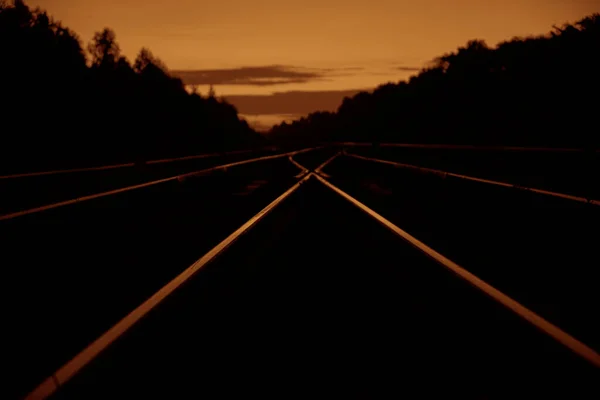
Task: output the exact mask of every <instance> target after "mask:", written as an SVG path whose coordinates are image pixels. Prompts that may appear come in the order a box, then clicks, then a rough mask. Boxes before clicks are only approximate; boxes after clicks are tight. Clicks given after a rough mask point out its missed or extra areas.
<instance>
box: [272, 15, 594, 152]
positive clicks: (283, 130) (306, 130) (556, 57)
mask: <svg viewBox="0 0 600 400" xmlns="http://www.w3.org/2000/svg"><path fill="white" fill-rule="evenodd" d="M399 52H401V49H399ZM598 60H600V14H594V15H591V16H588V17H586V18H583V19H582V20H580V21H578V22H577V23H575V24H565V25H564V26H562V27H554V30H553V31H552V32H550V33H549V34H547V35H543V36H537V37H527V38H514V39H512V40H510V41H505V42H502V43H500V44H498V45H497V46H496V47H495V48H490V47H488V46H487V44H486V43H485V42H484V41H481V40H472V41H469V42H468V43H467V44H466V45H465V46H464V47H460V48H459V49H458V50H457V51H455V52H452V53H449V54H444V55H442V56H441V57H438V58H436V59H435V60H433V61H432V62H431V63H430V65H429V66H428V67H426V68H424V69H423V70H422V71H421V72H420V73H419V74H418V75H416V76H414V77H412V78H410V80H409V81H408V82H399V83H388V84H385V85H382V86H379V87H378V88H376V89H375V90H374V91H373V92H370V93H369V92H361V93H358V94H357V95H355V96H353V97H352V98H345V99H344V101H343V103H342V104H341V106H340V107H339V108H338V110H337V112H335V113H329V112H316V113H312V114H310V115H308V116H307V117H304V118H302V119H300V120H297V121H294V122H292V123H289V124H288V123H285V122H284V123H282V124H280V125H277V126H275V127H273V128H272V129H271V131H270V135H269V137H270V138H271V139H272V140H277V141H282V142H283V141H285V142H296V143H298V142H305V143H306V142H311V141H312V142H322V141H360V142H371V143H375V144H376V143H378V142H402V143H430V144H463V145H491V146H507V145H513V146H549V147H577V148H597V147H599V145H600V135H599V133H598V119H597V115H598V110H599V109H600V104H599V103H600V101H599V99H600V74H599V73H598Z"/></svg>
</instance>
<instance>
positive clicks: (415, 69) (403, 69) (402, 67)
mask: <svg viewBox="0 0 600 400" xmlns="http://www.w3.org/2000/svg"><path fill="white" fill-rule="evenodd" d="M396 69H397V70H399V71H406V72H412V71H420V70H421V69H422V68H421V67H406V66H401V67H396Z"/></svg>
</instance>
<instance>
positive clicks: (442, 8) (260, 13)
mask: <svg viewBox="0 0 600 400" xmlns="http://www.w3.org/2000/svg"><path fill="white" fill-rule="evenodd" d="M27 3H28V4H29V5H31V6H40V7H42V8H45V9H47V10H48V11H49V12H50V14H52V15H53V16H54V17H55V18H57V19H58V20H61V21H63V23H64V24H65V25H67V26H68V27H70V28H72V29H73V30H75V31H76V32H77V33H78V34H79V35H80V37H81V39H82V40H83V42H84V43H87V42H88V41H89V40H90V38H91V37H92V35H93V33H94V32H95V31H98V30H100V29H102V28H103V27H105V26H108V27H111V28H113V29H114V30H115V31H116V33H117V39H118V41H119V44H120V46H121V48H122V50H123V52H124V54H125V55H126V56H127V57H128V58H129V59H130V60H132V59H134V58H135V55H136V53H137V52H138V51H139V49H140V48H141V47H143V46H144V47H149V48H150V49H151V50H152V52H153V53H154V54H155V55H157V56H158V57H160V58H161V59H162V60H163V61H165V62H166V64H167V65H168V67H169V68H170V69H171V70H172V71H196V72H186V73H184V75H185V76H186V77H187V78H188V79H189V80H190V81H194V82H197V83H198V84H199V86H198V88H199V91H200V92H201V93H206V92H207V90H208V83H210V82H213V83H215V90H216V92H217V94H218V95H224V96H225V97H226V98H227V97H228V96H229V97H230V99H231V102H233V103H234V104H235V105H237V107H238V109H239V111H240V113H242V114H245V115H253V116H252V117H249V118H248V119H249V120H251V121H252V122H261V118H263V119H262V122H263V124H267V125H268V124H272V123H274V122H276V121H278V120H281V119H283V118H288V119H289V118H292V117H293V116H294V115H299V114H304V113H306V112H307V110H309V111H310V110H317V109H320V108H326V109H331V110H333V109H335V108H336V107H337V105H338V104H339V103H340V102H341V99H342V98H343V96H344V95H347V94H349V93H350V92H348V91H349V90H353V89H369V88H373V87H375V86H377V85H378V84H381V83H385V82H389V81H398V80H402V79H405V78H407V77H409V76H410V75H411V74H414V73H415V72H414V71H413V69H414V68H420V67H421V66H422V65H423V64H424V63H426V62H427V61H429V60H431V59H432V58H434V57H436V56H438V55H441V54H443V53H445V52H449V51H452V50H454V49H456V47H458V46H459V45H462V44H464V43H465V42H466V41H467V40H469V39H475V38H479V39H484V40H486V41H487V42H488V44H490V45H494V44H496V43H497V42H499V41H501V40H505V39H510V38H511V37H513V36H526V35H530V34H542V33H546V32H548V31H549V30H550V29H551V28H552V25H553V24H562V23H563V22H567V21H569V22H573V21H575V20H577V19H579V18H581V17H583V16H585V15H588V14H591V13H592V12H598V11H600V0H369V1H365V0H303V1H301V2H291V1H286V0H218V1H213V2H206V1H199V0H37V1H33V0H31V1H28V2H27ZM243 67H254V68H243ZM220 70H225V71H220ZM306 91H311V92H312V91H316V92H319V93H320V95H319V96H320V97H318V96H317V97H318V98H317V97H315V98H314V102H313V101H311V97H310V96H306V95H305V94H303V93H302V92H306ZM285 92H291V93H285ZM324 92H330V95H324ZM272 93H278V96H279V97H278V99H281V101H284V102H285V101H287V102H288V103H289V104H288V103H286V104H287V106H286V107H277V108H284V109H285V111H284V112H281V110H276V109H274V107H273V104H276V103H277V101H274V99H273V98H272V96H271V94H272ZM300 94H302V96H300ZM234 95H235V96H236V97H231V96H234ZM244 95H253V97H249V98H244ZM257 95H260V96H257ZM294 96H295V97H294ZM300 97H302V99H300ZM262 100H264V101H262ZM263 103H264V105H263V106H262V107H261V104H263ZM313 103H314V106H311V104H313ZM248 104H251V105H252V107H248ZM294 105H296V106H294ZM294 107H296V108H297V110H295V109H294ZM283 114H285V115H283ZM256 115H259V116H256ZM267 115H269V116H268V117H267Z"/></svg>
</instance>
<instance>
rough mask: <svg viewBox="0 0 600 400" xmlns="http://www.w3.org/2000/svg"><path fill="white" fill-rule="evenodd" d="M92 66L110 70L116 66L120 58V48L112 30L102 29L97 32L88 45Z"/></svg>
mask: <svg viewBox="0 0 600 400" xmlns="http://www.w3.org/2000/svg"><path fill="white" fill-rule="evenodd" d="M88 52H89V53H90V55H91V57H92V59H91V62H92V66H94V67H96V68H103V69H112V68H115V67H116V66H117V63H118V61H119V59H120V57H121V48H120V47H119V45H118V44H117V41H116V34H115V32H114V31H113V30H112V29H109V28H104V29H103V30H102V31H101V32H97V33H96V34H95V35H94V38H93V39H92V41H91V42H90V44H89V45H88Z"/></svg>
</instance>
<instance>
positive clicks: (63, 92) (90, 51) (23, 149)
mask: <svg viewBox="0 0 600 400" xmlns="http://www.w3.org/2000/svg"><path fill="white" fill-rule="evenodd" d="M86 50H87V54H86V52H85V51H84V49H83V48H82V44H81V42H80V40H79V38H78V37H77V35H76V34H75V33H74V32H72V31H71V30H69V29H68V28H66V27H64V26H63V25H62V24H61V23H60V22H58V21H55V20H54V19H53V18H52V17H50V16H49V15H48V14H47V13H46V12H45V11H42V10H39V9H35V10H33V9H31V8H29V7H28V6H27V5H26V4H24V3H23V1H21V0H16V1H15V2H14V3H13V4H7V3H6V2H3V3H2V2H0V80H1V81H0V85H1V89H0V96H1V98H2V109H1V110H0V115H1V116H2V117H1V122H0V124H1V125H0V141H1V142H0V143H1V144H0V157H1V161H0V169H1V170H2V171H4V172H6V171H13V170H14V171H21V170H39V169H44V168H52V167H71V166H77V165H92V164H106V163H112V162H123V161H141V160H145V159H152V158H161V157H170V156H183V155H190V154H198V153H202V152H212V151H224V150H231V149H236V148H242V147H248V146H253V145H257V144H259V142H260V141H261V137H260V135H258V134H257V133H256V132H254V131H253V130H252V129H251V128H250V127H249V126H248V124H247V123H246V122H245V121H243V120H240V119H239V118H238V115H237V111H236V109H235V108H234V107H233V106H232V105H230V104H227V103H225V102H223V101H219V100H217V99H215V98H214V97H208V98H205V97H201V96H199V95H198V94H190V93H188V91H186V90H185V87H184V85H183V83H182V82H181V80H179V79H176V78H173V77H171V76H170V75H169V73H168V71H167V68H166V66H165V65H164V64H163V63H162V62H161V61H160V60H159V59H158V58H156V57H154V56H153V55H152V53H151V52H150V51H149V50H147V49H142V50H141V51H140V53H139V55H138V56H137V58H136V59H135V60H134V62H133V63H130V62H129V61H128V60H127V59H126V58H125V57H124V56H123V55H122V54H121V51H120V49H119V45H118V43H117V41H116V38H115V33H114V32H113V31H111V30H110V29H104V30H102V31H101V32H98V33H97V34H96V35H95V36H94V38H93V39H92V41H91V42H90V43H89V45H88V46H87V49H86Z"/></svg>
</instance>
